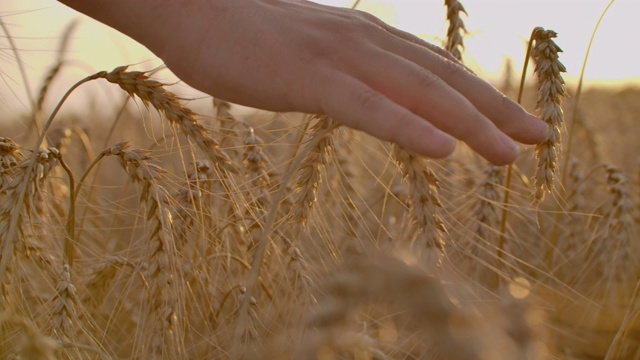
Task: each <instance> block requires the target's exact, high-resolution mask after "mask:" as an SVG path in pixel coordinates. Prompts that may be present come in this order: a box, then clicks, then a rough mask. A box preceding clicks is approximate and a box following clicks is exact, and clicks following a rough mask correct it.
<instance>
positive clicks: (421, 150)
mask: <svg viewBox="0 0 640 360" xmlns="http://www.w3.org/2000/svg"><path fill="white" fill-rule="evenodd" d="M328 78H329V79H328V80H327V81H330V82H333V83H334V85H335V87H334V88H333V89H334V90H333V91H326V89H320V90H321V91H322V93H321V100H320V102H321V106H322V112H324V113H325V114H327V115H329V116H331V117H332V118H333V119H334V120H336V121H338V122H340V123H342V124H344V125H346V126H349V127H351V128H354V129H358V130H363V131H365V132H367V133H369V134H371V135H373V136H375V137H377V138H380V139H382V140H387V141H391V142H394V143H397V144H399V145H400V146H402V147H404V148H406V149H408V150H411V151H414V152H416V153H418V154H422V155H425V156H428V157H432V158H442V157H445V156H448V155H450V154H451V153H452V152H453V150H454V149H455V139H454V138H452V137H451V136H450V135H448V134H446V133H444V132H442V131H441V130H439V129H437V128H436V127H434V126H433V125H432V124H430V123H428V122H427V121H425V120H424V119H423V118H421V117H419V116H417V115H415V114H413V113H412V112H411V111H409V110H407V109H406V108H404V107H402V106H400V105H398V104H396V103H395V102H393V101H391V100H389V99H388V98H387V97H386V96H384V95H382V94H380V93H379V92H377V91H374V90H372V89H371V88H370V87H368V86H366V85H365V84H363V83H362V82H360V81H358V80H357V79H355V78H353V77H351V76H348V75H346V74H342V73H338V72H335V73H332V74H330V75H328Z"/></svg>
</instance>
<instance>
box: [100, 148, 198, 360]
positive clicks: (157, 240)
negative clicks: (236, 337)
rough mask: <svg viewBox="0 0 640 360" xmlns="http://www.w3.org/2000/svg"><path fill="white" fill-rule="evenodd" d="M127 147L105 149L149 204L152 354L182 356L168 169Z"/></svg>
mask: <svg viewBox="0 0 640 360" xmlns="http://www.w3.org/2000/svg"><path fill="white" fill-rule="evenodd" d="M125 146H126V145H125V144H116V145H114V146H112V147H111V148H110V149H108V150H105V151H104V152H108V155H112V156H116V157H117V158H118V162H119V163H120V165H121V166H122V168H123V169H124V170H125V171H126V173H127V174H128V175H129V178H130V179H131V180H132V181H133V182H135V183H139V184H140V185H142V195H141V198H142V200H143V201H144V202H145V205H146V219H147V221H148V224H147V227H148V229H149V233H150V237H149V248H148V254H147V259H148V264H149V267H148V272H147V279H148V281H149V283H150V290H149V297H148V299H149V301H150V307H149V311H150V314H151V315H155V316H157V317H158V319H157V321H154V326H153V332H152V333H153V334H154V338H153V339H151V341H152V344H151V353H152V354H153V356H160V357H169V358H172V359H181V358H184V357H185V356H186V355H185V353H184V351H185V349H184V344H183V339H182V338H183V336H184V331H183V329H182V325H181V324H182V323H181V321H182V319H181V318H182V314H183V311H182V310H181V306H182V305H183V301H182V299H181V294H183V293H184V291H183V290H182V289H181V288H180V282H181V276H180V275H179V274H178V273H177V271H178V270H179V267H178V266H177V264H176V261H177V254H176V244H175V239H174V237H173V232H172V230H171V226H172V216H171V211H170V209H171V205H170V201H169V199H170V197H169V194H168V192H167V190H166V189H165V188H163V187H162V186H160V185H159V184H158V182H159V180H160V179H162V177H163V173H164V171H163V170H162V169H161V168H160V167H158V166H156V165H153V164H151V163H150V162H149V160H150V159H151V157H150V156H149V154H148V152H147V151H145V150H142V149H133V150H126V147H125ZM104 152H103V153H104Z"/></svg>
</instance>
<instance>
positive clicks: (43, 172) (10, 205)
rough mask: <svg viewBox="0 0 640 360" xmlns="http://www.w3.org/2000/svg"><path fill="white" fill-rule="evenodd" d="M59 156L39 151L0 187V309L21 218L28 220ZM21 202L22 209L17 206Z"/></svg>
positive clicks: (4, 303)
mask: <svg viewBox="0 0 640 360" xmlns="http://www.w3.org/2000/svg"><path fill="white" fill-rule="evenodd" d="M59 155H60V153H59V152H58V151H57V150H56V149H53V148H52V149H49V150H44V149H40V150H39V151H38V152H37V153H36V154H34V155H33V156H30V157H29V158H27V159H25V160H23V161H22V162H21V163H20V164H18V165H16V166H15V168H16V172H15V175H14V177H13V179H12V180H11V182H9V183H8V184H5V186H4V187H3V188H2V190H1V191H0V193H4V196H3V197H2V200H0V240H1V244H2V252H1V253H0V264H1V265H2V268H1V269H0V285H1V286H2V305H1V307H2V308H5V307H6V305H7V300H8V298H9V297H10V291H8V290H7V286H8V284H7V283H8V282H9V281H10V279H9V277H10V273H11V267H10V265H9V264H10V263H11V262H12V260H13V255H14V253H15V251H16V246H17V243H16V242H17V241H20V239H19V237H18V235H23V231H24V230H23V226H24V224H23V218H24V217H27V216H28V214H29V212H30V211H31V210H32V209H33V207H34V201H36V200H35V199H36V195H37V194H38V193H39V192H40V191H41V188H42V186H43V184H44V182H45V179H46V178H47V175H48V174H49V172H50V171H51V170H52V169H53V167H54V166H56V164H57V163H58V157H59ZM20 203H23V204H24V206H18V205H17V204H20Z"/></svg>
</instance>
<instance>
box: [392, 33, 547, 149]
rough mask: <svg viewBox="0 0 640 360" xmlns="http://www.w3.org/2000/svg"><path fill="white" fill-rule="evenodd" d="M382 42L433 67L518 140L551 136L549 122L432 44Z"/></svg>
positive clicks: (435, 71)
mask: <svg viewBox="0 0 640 360" xmlns="http://www.w3.org/2000/svg"><path fill="white" fill-rule="evenodd" d="M381 46H382V47H383V48H385V49H386V50H387V51H390V52H392V53H394V54H397V55H399V56H401V57H403V58H405V59H407V60H410V61H411V62H414V63H415V64H417V65H418V66H420V67H423V68H426V69H429V71H431V72H432V73H433V74H435V75H436V76H438V77H439V78H441V79H442V80H443V81H444V82H446V83H447V84H448V85H449V86H451V87H452V88H454V89H455V90H456V91H458V92H459V93H460V94H462V95H463V96H464V97H465V98H467V99H468V100H469V101H470V102H471V103H472V104H473V106H475V107H476V108H477V109H478V110H479V111H480V112H481V113H483V114H484V115H485V116H486V117H487V118H489V119H491V121H492V122H493V123H494V124H495V125H496V126H497V127H498V128H499V129H500V130H501V131H503V132H505V133H506V134H507V135H509V136H510V137H512V138H514V139H515V140H518V141H520V142H523V143H526V144H536V143H540V142H542V141H544V140H545V139H546V138H547V136H548V126H547V125H546V124H545V123H544V122H543V121H541V120H539V119H538V118H536V117H534V116H532V115H530V114H528V113H527V112H526V111H525V110H524V109H523V108H522V107H521V106H520V105H518V104H517V103H516V102H514V101H512V100H510V99H509V98H507V97H505V96H504V95H503V94H501V93H500V92H499V91H498V90H496V89H495V88H494V87H493V86H491V85H490V84H489V83H487V82H486V81H484V80H482V79H480V78H478V77H477V76H475V75H474V74H473V73H471V72H470V71H467V70H466V68H465V67H463V66H461V65H459V64H457V63H456V62H454V61H450V60H449V59H448V58H444V57H442V56H440V54H439V53H438V52H434V51H432V49H431V48H432V46H427V47H426V48H425V46H424V45H423V44H420V43H416V42H411V41H407V40H405V39H400V38H398V37H394V38H393V39H391V38H387V39H386V40H385V41H384V43H383V44H382V45H381Z"/></svg>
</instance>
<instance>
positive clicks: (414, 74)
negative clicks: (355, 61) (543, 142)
mask: <svg viewBox="0 0 640 360" xmlns="http://www.w3.org/2000/svg"><path fill="white" fill-rule="evenodd" d="M369 51H370V54H367V55H369V56H368V57H367V58H368V59H370V60H369V62H367V63H366V65H363V66H361V67H359V68H358V69H354V70H353V73H354V74H355V76H356V77H358V79H359V80H361V81H362V82H363V83H366V84H367V85H369V86H371V88H373V89H375V90H376V91H378V92H380V93H381V94H383V95H384V96H385V97H387V98H389V99H390V100H392V101H393V102H394V103H396V104H398V105H400V106H402V107H404V108H406V109H407V110H409V111H410V112H412V113H413V114H415V115H418V116H419V117H421V118H423V119H425V120H423V121H425V122H426V121H428V122H429V123H431V124H432V125H434V126H435V127H436V128H438V129H440V130H441V131H443V132H445V133H448V134H450V135H452V136H454V137H456V138H458V139H460V140H462V141H464V142H466V143H467V144H468V145H469V146H470V147H471V148H472V149H473V150H475V151H476V152H478V153H479V154H480V155H482V156H483V157H485V158H486V159H487V160H489V161H491V162H492V163H494V164H499V165H502V164H507V163H510V162H513V161H514V160H515V159H516V158H517V156H518V147H517V145H516V144H515V143H514V142H513V140H511V139H510V138H509V136H507V135H505V134H504V133H503V132H502V131H500V130H499V129H498V128H497V127H496V125H495V124H494V123H493V122H491V120H489V119H488V118H487V117H486V116H485V115H484V114H482V113H481V112H480V111H478V109H476V107H475V106H474V105H473V104H472V103H471V102H470V101H469V100H468V99H467V98H466V97H464V96H463V95H462V94H461V93H459V92H458V91H457V90H456V89H454V88H452V87H451V86H449V84H447V83H446V82H445V81H443V80H442V79H441V78H440V77H438V76H437V75H435V74H433V73H431V72H430V71H429V70H427V69H425V68H423V67H420V66H418V65H416V64H415V63H413V62H411V61H408V60H406V59H404V58H401V57H399V56H396V55H394V54H390V53H386V52H384V51H379V50H378V49H374V48H372V49H370V50H369Z"/></svg>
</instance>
